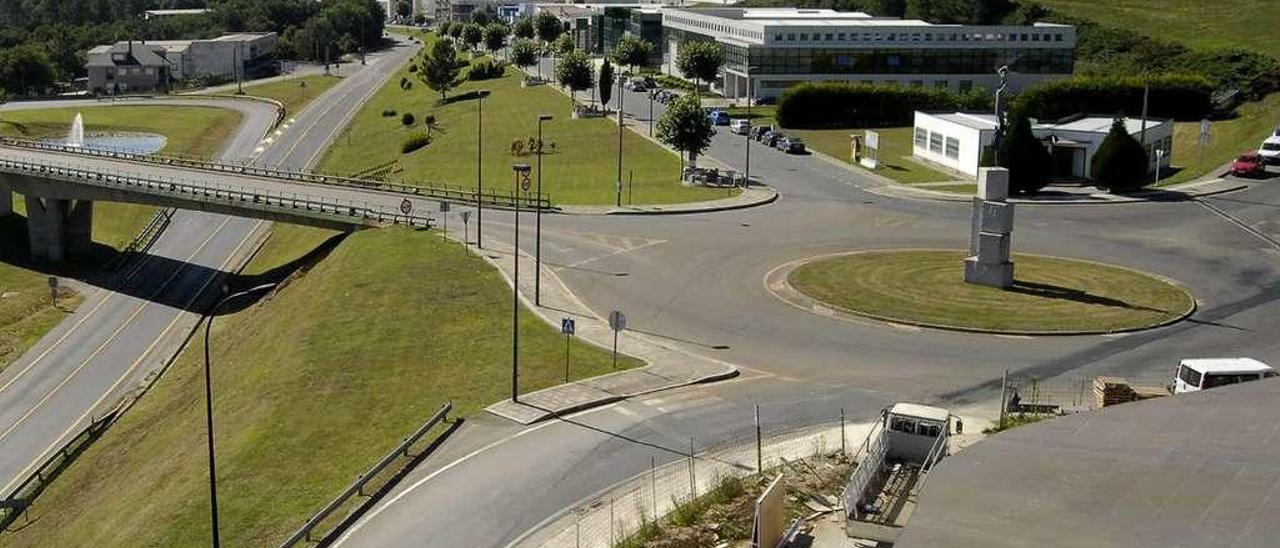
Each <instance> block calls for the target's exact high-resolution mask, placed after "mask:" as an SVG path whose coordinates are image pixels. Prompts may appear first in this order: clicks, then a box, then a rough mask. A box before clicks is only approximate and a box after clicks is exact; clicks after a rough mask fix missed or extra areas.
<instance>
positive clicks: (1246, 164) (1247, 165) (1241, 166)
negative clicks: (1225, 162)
mask: <svg viewBox="0 0 1280 548" xmlns="http://www.w3.org/2000/svg"><path fill="white" fill-rule="evenodd" d="M1266 171H1267V168H1266V167H1265V166H1264V165H1263V164H1262V155H1261V154H1258V151H1256V150H1251V151H1249V152H1246V153H1244V154H1241V155H1240V157H1239V158H1236V159H1235V161H1233V162H1231V174H1232V175H1236V176H1241V177H1252V176H1257V175H1262V174H1263V173H1266Z"/></svg>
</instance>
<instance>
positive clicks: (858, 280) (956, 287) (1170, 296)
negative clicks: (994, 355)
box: [789, 250, 1195, 332]
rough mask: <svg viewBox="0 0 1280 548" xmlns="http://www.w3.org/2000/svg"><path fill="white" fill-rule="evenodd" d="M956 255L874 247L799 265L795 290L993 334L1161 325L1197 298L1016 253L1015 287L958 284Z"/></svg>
mask: <svg viewBox="0 0 1280 548" xmlns="http://www.w3.org/2000/svg"><path fill="white" fill-rule="evenodd" d="M965 255H966V253H963V252H960V251H926V250H904V251H872V252H866V253H856V254H851V255H840V256H835V257H829V258H824V259H820V260H817V261H814V262H811V263H807V264H804V265H801V266H800V267H798V268H796V269H795V270H794V271H793V272H792V273H791V275H790V278H789V281H790V283H791V284H792V286H794V287H795V288H796V289H797V290H799V291H800V292H802V293H804V294H806V295H808V296H810V297H812V298H814V299H817V300H819V301H822V302H825V303H828V304H831V305H834V306H836V307H839V308H841V309H844V310H848V311H850V312H853V313H856V314H862V315H867V316H872V317H877V318H881V319H887V320H897V321H903V322H907V323H913V324H921V325H932V326H946V327H959V328H967V329H980V330H991V331H1028V332H1064V331H1089V332H1108V331H1117V330H1125V329H1137V328H1142V327H1147V326H1152V325H1158V324H1162V323H1165V322H1168V321H1171V320H1174V319H1176V318H1179V317H1181V316H1183V315H1184V314H1186V313H1188V312H1190V311H1191V310H1192V308H1193V307H1194V305H1195V303H1194V301H1193V300H1192V298H1191V295H1189V294H1187V292H1186V291H1184V290H1182V289H1181V288H1179V287H1177V286H1175V285H1173V284H1170V283H1168V282H1165V281H1163V280H1160V279H1157V278H1155V277H1152V276H1149V275H1146V274H1142V273H1140V272H1136V271H1133V270H1129V269H1125V268H1120V267H1114V266H1106V265H1101V264H1097V263H1092V262H1085V261H1074V260H1070V259H1059V258H1051V257H1041V256H1034V255H1016V256H1015V257H1014V259H1013V261H1014V264H1015V270H1014V277H1015V282H1014V286H1013V288H1011V289H1008V290H1001V289H996V288H991V287H984V286H979V285H971V284H967V283H964V279H963V272H964V262H963V261H964V257H965Z"/></svg>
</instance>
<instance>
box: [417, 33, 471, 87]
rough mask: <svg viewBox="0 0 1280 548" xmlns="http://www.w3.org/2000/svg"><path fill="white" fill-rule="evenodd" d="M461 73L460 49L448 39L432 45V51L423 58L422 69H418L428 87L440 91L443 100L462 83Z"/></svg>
mask: <svg viewBox="0 0 1280 548" xmlns="http://www.w3.org/2000/svg"><path fill="white" fill-rule="evenodd" d="M461 73H462V67H461V65H459V63H458V51H457V50H456V49H454V48H453V43H452V42H450V41H448V40H437V41H436V43H435V45H434V46H431V53H430V54H428V55H427V56H426V57H424V58H423V60H422V70H420V71H418V74H419V76H418V77H419V78H421V79H422V82H423V83H425V84H426V85H427V87H429V88H431V89H433V90H436V91H438V92H440V99H442V100H443V99H445V98H446V97H448V96H449V90H451V89H453V88H455V87H458V84H460V83H462V80H461V79H460V78H459V75H460V74H461Z"/></svg>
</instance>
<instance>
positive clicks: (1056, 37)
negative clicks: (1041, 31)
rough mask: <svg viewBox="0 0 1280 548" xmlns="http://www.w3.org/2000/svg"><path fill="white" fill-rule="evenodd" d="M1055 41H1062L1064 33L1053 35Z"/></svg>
mask: <svg viewBox="0 0 1280 548" xmlns="http://www.w3.org/2000/svg"><path fill="white" fill-rule="evenodd" d="M1053 41H1054V42H1061V41H1062V35H1061V34H1055V35H1053Z"/></svg>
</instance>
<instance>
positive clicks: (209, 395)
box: [204, 283, 276, 548]
mask: <svg viewBox="0 0 1280 548" xmlns="http://www.w3.org/2000/svg"><path fill="white" fill-rule="evenodd" d="M275 286H276V284H273V283H271V284H262V285H259V286H256V287H251V288H249V289H246V290H244V291H240V292H238V293H232V294H230V295H227V296H225V297H222V298H221V299H219V300H218V302H217V303H215V304H214V305H213V309H212V310H210V311H209V319H208V321H206V322H205V324H204V418H205V433H206V434H207V435H208V440H209V521H210V526H211V528H212V529H213V548H219V547H220V546H222V542H221V540H219V537H218V475H217V465H216V460H215V458H214V450H213V382H212V380H211V377H212V375H211V374H210V366H209V331H210V330H211V329H212V328H213V318H214V317H215V316H217V315H218V310H220V309H222V307H223V305H225V304H227V303H228V302H230V301H232V300H234V299H239V298H241V297H244V296H246V295H250V294H253V293H257V292H259V291H265V290H268V289H271V288H273V287H275Z"/></svg>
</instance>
